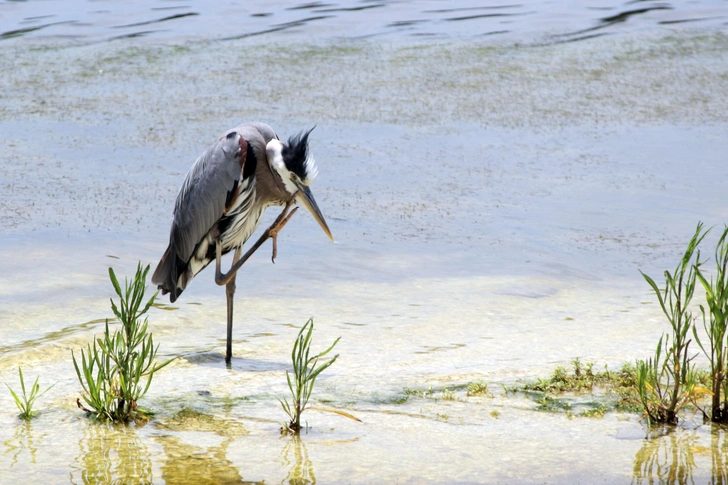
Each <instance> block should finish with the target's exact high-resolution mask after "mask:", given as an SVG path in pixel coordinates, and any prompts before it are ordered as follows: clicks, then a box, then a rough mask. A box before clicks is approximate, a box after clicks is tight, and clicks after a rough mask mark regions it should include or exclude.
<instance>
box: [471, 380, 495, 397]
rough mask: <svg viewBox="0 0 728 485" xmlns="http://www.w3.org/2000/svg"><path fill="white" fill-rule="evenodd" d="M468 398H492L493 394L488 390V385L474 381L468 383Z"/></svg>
mask: <svg viewBox="0 0 728 485" xmlns="http://www.w3.org/2000/svg"><path fill="white" fill-rule="evenodd" d="M467 395H468V396H486V397H493V394H492V393H491V392H490V391H489V390H488V383H486V382H483V381H475V382H470V383H468V393H467Z"/></svg>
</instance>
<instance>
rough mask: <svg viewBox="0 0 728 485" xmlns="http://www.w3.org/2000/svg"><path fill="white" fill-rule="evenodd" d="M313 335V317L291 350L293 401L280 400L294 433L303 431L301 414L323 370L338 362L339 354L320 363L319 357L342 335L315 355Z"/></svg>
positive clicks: (291, 430)
mask: <svg viewBox="0 0 728 485" xmlns="http://www.w3.org/2000/svg"><path fill="white" fill-rule="evenodd" d="M312 335H313V318H309V320H308V321H307V322H306V324H305V325H304V326H303V327H302V328H301V330H300V331H299V332H298V336H297V337H296V341H295V342H294V344H293V351H292V352H291V360H292V361H293V378H291V374H290V373H289V372H288V371H286V380H287V381H288V389H290V391H291V402H290V403H289V402H288V400H281V399H278V401H279V402H280V403H281V406H283V410H284V411H285V412H286V414H287V415H288V417H289V418H290V422H289V423H288V424H287V425H286V428H285V429H287V430H288V431H290V432H292V433H293V434H299V433H300V432H301V414H303V411H304V410H305V409H306V405H307V404H308V400H309V398H310V397H311V393H312V392H313V385H314V383H315V382H316V377H318V375H319V374H321V372H323V371H324V370H325V369H326V368H327V367H329V366H330V365H331V364H333V363H334V362H336V359H337V358H338V357H339V355H338V354H337V355H335V356H333V357H332V358H330V359H329V360H326V361H323V362H322V363H321V364H319V359H320V358H321V357H324V356H325V355H327V354H328V353H329V352H331V350H333V348H334V346H336V344H337V343H338V342H339V339H341V337H339V338H337V339H336V340H334V343H333V344H331V346H330V347H329V348H328V349H326V350H324V351H323V352H320V353H318V354H316V355H314V356H310V350H311V337H312Z"/></svg>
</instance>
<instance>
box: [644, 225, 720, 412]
mask: <svg viewBox="0 0 728 485" xmlns="http://www.w3.org/2000/svg"><path fill="white" fill-rule="evenodd" d="M706 234H707V232H704V231H703V224H702V223H699V224H698V227H697V229H696V231H695V234H694V235H693V237H692V239H690V242H689V243H688V247H687V249H686V250H685V253H684V254H683V257H682V259H681V260H680V262H679V263H678V265H677V267H676V268H675V271H674V273H670V272H669V271H665V288H664V290H660V289H659V288H658V287H657V284H656V283H655V282H654V281H653V280H652V278H650V277H649V276H647V275H646V274H644V273H642V272H641V271H640V273H641V274H642V276H643V277H644V278H645V280H646V281H647V283H648V284H649V285H650V287H651V288H652V290H653V291H654V293H655V295H656V296H657V300H658V301H659V303H660V308H662V312H663V313H664V314H665V316H666V317H667V320H668V322H669V323H670V327H671V328H672V333H671V334H665V335H663V337H661V338H660V341H659V342H658V344H657V349H656V350H655V356H654V358H651V359H649V360H646V361H645V360H638V361H637V363H636V367H637V391H638V393H639V396H640V401H641V403H642V406H643V408H644V411H645V415H646V416H647V421H648V422H649V423H653V422H655V423H667V424H677V422H678V412H679V411H680V409H681V408H682V407H684V406H685V405H686V404H687V403H688V402H691V401H694V400H695V398H696V397H698V396H699V395H700V394H701V393H704V392H705V391H707V390H706V389H704V388H702V387H700V386H698V385H697V380H696V374H695V369H694V366H693V365H692V364H691V360H692V357H690V356H689V355H688V347H689V346H690V339H689V338H688V332H689V331H690V329H691V328H692V327H693V324H694V318H693V315H692V312H691V311H690V310H689V309H688V308H689V306H690V302H691V300H692V298H693V294H694V292H695V283H696V279H697V276H698V272H699V268H700V265H701V262H700V251H699V250H698V245H699V244H700V242H701V241H702V240H703V238H704V237H705V235H706ZM693 259H694V260H695V263H692V261H693ZM663 351H664V352H663Z"/></svg>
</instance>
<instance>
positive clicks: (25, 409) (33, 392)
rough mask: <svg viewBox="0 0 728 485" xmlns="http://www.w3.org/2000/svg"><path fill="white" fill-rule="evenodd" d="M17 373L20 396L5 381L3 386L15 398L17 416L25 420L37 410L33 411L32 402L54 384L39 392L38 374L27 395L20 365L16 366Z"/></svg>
mask: <svg viewBox="0 0 728 485" xmlns="http://www.w3.org/2000/svg"><path fill="white" fill-rule="evenodd" d="M18 375H19V377H20V388H21V390H22V396H19V395H18V394H17V393H16V392H15V391H13V389H12V388H11V387H10V386H9V385H8V383H7V382H6V383H5V387H7V388H8V390H9V391H10V394H12V395H13V399H15V405H16V406H18V410H19V411H20V414H18V417H19V418H20V419H24V420H26V421H27V420H29V419H30V418H32V417H33V416H35V415H36V414H38V412H37V411H33V404H34V403H35V401H36V400H37V399H38V398H39V397H41V396H42V395H43V394H45V393H46V392H48V391H50V390H51V388H52V387H53V386H55V384H53V385H52V386H51V387H49V388H47V389H45V390H44V391H43V392H41V390H40V384H38V379H40V376H38V377H36V378H35V382H33V385H32V386H31V387H30V395H28V394H27V393H26V390H25V379H23V370H22V369H21V368H20V367H18Z"/></svg>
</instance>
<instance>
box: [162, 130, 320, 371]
mask: <svg viewBox="0 0 728 485" xmlns="http://www.w3.org/2000/svg"><path fill="white" fill-rule="evenodd" d="M310 133H311V130H309V131H307V132H302V133H300V134H299V135H296V136H293V137H291V138H289V140H288V142H286V143H284V142H282V141H280V139H279V138H278V136H277V135H276V134H275V132H274V131H273V129H272V128H271V127H270V126H268V125H266V124H264V123H247V124H243V125H240V126H238V127H236V128H233V129H231V130H228V131H227V132H225V133H223V134H222V136H220V137H219V138H218V139H217V140H216V141H215V142H214V143H213V144H212V145H210V146H209V147H208V148H207V149H206V150H205V151H204V153H203V154H202V155H200V157H199V158H198V159H197V161H196V162H195V163H194V165H193V166H192V168H191V169H190V170H189V172H188V173H187V176H186V177H185V180H184V182H183V183H182V187H181V188H180V191H179V193H178V195H177V199H176V201H175V205H174V216H173V220H172V227H171V229H170V234H169V245H168V247H167V250H166V251H165V253H164V255H163V256H162V259H161V260H160V262H159V264H158V265H157V268H156V270H155V271H154V275H153V276H152V283H154V284H156V285H158V288H159V289H160V290H161V291H162V294H163V295H165V294H169V298H170V302H174V301H175V300H176V299H177V298H179V296H180V294H181V293H182V292H183V291H184V289H185V288H187V286H188V285H189V284H190V282H191V281H192V279H193V278H194V277H195V276H196V275H197V274H198V273H199V272H200V271H202V270H203V269H204V268H205V267H206V266H207V265H208V264H210V263H211V262H212V261H216V277H215V281H216V282H217V283H218V284H220V285H222V284H225V285H226V287H227V291H226V293H227V300H228V342H227V352H226V361H228V362H229V361H230V357H231V355H230V354H231V339H232V308H233V306H232V303H233V295H234V293H235V273H236V272H237V269H235V271H230V273H228V275H223V274H222V273H221V272H220V257H221V256H222V255H223V254H226V253H228V252H230V251H233V250H234V251H235V256H234V260H233V265H235V263H236V262H237V260H238V259H239V258H240V253H241V248H242V246H243V244H244V243H245V242H246V241H247V240H248V238H250V236H251V235H252V234H253V232H254V231H255V229H256V228H257V227H258V224H259V222H260V219H261V216H262V215H263V212H264V211H265V209H266V208H268V207H271V206H286V207H289V206H290V204H291V203H292V202H293V201H295V202H296V203H300V204H301V205H303V206H304V207H306V208H307V209H308V210H309V212H311V214H312V215H313V216H314V218H315V219H316V221H317V222H318V223H319V225H320V226H321V228H322V229H323V230H324V232H325V233H326V235H327V236H329V238H330V239H331V240H332V241H333V236H332V235H331V231H330V230H329V228H328V225H327V224H326V220H325V219H324V217H323V215H322V214H321V211H320V210H319V208H318V205H317V204H316V201H315V199H314V197H313V194H312V193H311V190H310V188H309V185H310V184H311V182H312V181H313V179H314V178H315V177H316V175H317V173H318V169H317V167H316V162H315V161H314V159H313V157H311V156H310V154H309V149H308V136H309V134H310ZM287 204H288V205H287ZM280 219H281V218H280V217H279V220H280ZM285 222H287V218H286V220H285V221H284V222H283V224H285ZM281 227H282V225H281ZM276 233H277V231H276V232H275V233H273V236H272V237H274V238H275V234H276ZM274 248H275V239H274ZM274 254H275V249H274ZM234 268H235V266H233V269H234Z"/></svg>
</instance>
